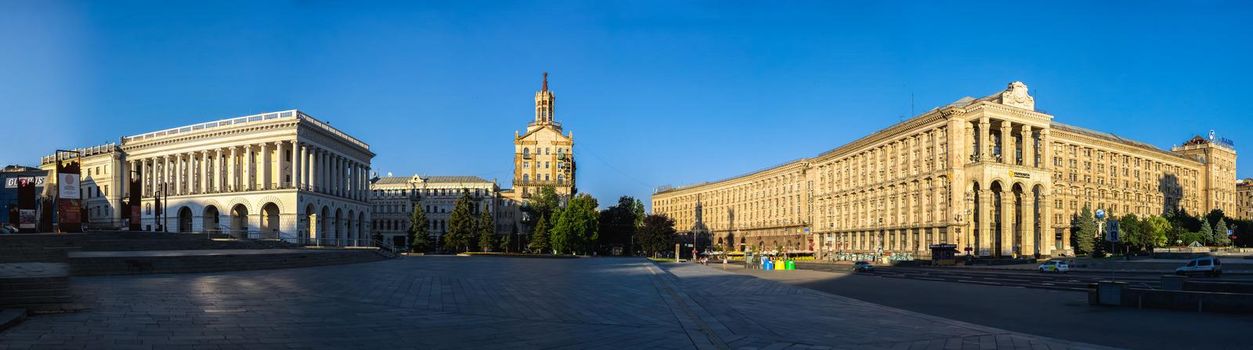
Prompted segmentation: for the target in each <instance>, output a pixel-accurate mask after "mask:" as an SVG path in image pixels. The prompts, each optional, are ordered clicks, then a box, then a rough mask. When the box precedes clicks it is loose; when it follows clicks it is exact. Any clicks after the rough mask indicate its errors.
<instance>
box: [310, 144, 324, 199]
mask: <svg viewBox="0 0 1253 350" xmlns="http://www.w3.org/2000/svg"><path fill="white" fill-rule="evenodd" d="M321 165H322V162H321V161H320V160H318V149H317V148H316V147H312V146H310V149H309V187H310V188H311V190H313V191H317V190H318V181H320V180H322V177H321V176H319V175H320V174H318V167H319V166H321Z"/></svg>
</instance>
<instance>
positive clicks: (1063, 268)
mask: <svg viewBox="0 0 1253 350" xmlns="http://www.w3.org/2000/svg"><path fill="white" fill-rule="evenodd" d="M1039 269H1040V272H1056V273H1067V272H1070V264H1068V263H1066V262H1065V261H1061V260H1051V261H1046V262H1044V263H1043V264H1040V267H1039Z"/></svg>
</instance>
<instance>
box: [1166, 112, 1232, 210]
mask: <svg viewBox="0 0 1253 350" xmlns="http://www.w3.org/2000/svg"><path fill="white" fill-rule="evenodd" d="M1171 151H1173V152H1174V153H1176V154H1179V155H1183V156H1185V157H1189V158H1192V159H1195V160H1196V161H1198V162H1201V164H1204V166H1203V167H1202V168H1201V170H1202V173H1201V174H1202V176H1201V177H1200V178H1199V179H1197V180H1198V181H1200V183H1199V184H1197V185H1199V187H1200V188H1201V203H1199V204H1200V207H1201V208H1202V210H1203V211H1202V212H1199V213H1190V214H1192V215H1205V214H1206V213H1209V211H1210V210H1213V209H1220V210H1222V211H1223V212H1224V213H1237V212H1238V211H1239V210H1238V209H1237V208H1236V191H1235V187H1233V186H1232V184H1234V183H1236V150H1235V148H1233V147H1232V146H1231V144H1230V143H1229V142H1226V141H1225V139H1216V138H1215V136H1214V131H1212V130H1211V131H1210V132H1209V137H1208V138H1206V137H1201V136H1199V135H1198V136H1194V137H1192V139H1190V140H1188V142H1184V143H1183V145H1182V146H1177V147H1173V148H1171ZM1229 215H1230V214H1229Z"/></svg>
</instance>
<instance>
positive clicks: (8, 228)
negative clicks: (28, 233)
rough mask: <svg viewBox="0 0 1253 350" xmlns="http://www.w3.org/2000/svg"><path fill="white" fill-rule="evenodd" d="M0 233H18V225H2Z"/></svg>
mask: <svg viewBox="0 0 1253 350" xmlns="http://www.w3.org/2000/svg"><path fill="white" fill-rule="evenodd" d="M0 233H18V229H17V227H15V226H13V225H9V224H4V225H0Z"/></svg>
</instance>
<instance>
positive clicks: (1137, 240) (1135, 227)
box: [1118, 214, 1148, 251]
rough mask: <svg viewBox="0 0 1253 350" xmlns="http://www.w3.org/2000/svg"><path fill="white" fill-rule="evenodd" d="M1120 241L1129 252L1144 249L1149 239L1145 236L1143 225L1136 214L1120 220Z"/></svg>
mask: <svg viewBox="0 0 1253 350" xmlns="http://www.w3.org/2000/svg"><path fill="white" fill-rule="evenodd" d="M1118 240H1119V241H1121V242H1120V243H1122V244H1123V246H1124V247H1126V248H1127V250H1129V251H1139V250H1140V249H1142V248H1144V246H1145V245H1146V242H1148V239H1147V238H1146V237H1145V235H1144V228H1143V224H1142V222H1141V220H1140V218H1139V217H1137V216H1136V215H1135V214H1127V215H1123V217H1122V218H1121V219H1119V220H1118Z"/></svg>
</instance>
